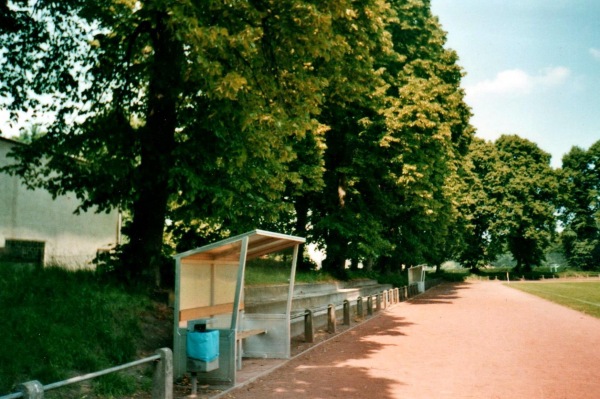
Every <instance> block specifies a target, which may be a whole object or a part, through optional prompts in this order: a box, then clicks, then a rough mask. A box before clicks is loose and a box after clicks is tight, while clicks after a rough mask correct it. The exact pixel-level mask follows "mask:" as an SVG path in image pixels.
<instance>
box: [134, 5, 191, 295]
mask: <svg viewBox="0 0 600 399" xmlns="http://www.w3.org/2000/svg"><path fill="white" fill-rule="evenodd" d="M165 19H166V15H160V16H158V17H157V21H158V22H157V25H156V27H155V29H154V31H153V32H152V38H153V44H154V66H153V69H154V71H153V75H152V77H151V81H150V82H149V87H148V109H147V115H146V125H145V126H144V127H143V128H142V129H141V132H140V146H141V163H140V166H139V167H138V169H137V176H136V179H135V181H134V182H133V184H134V185H135V188H136V197H135V202H134V204H133V215H132V216H133V219H132V222H131V226H130V229H129V240H130V241H129V243H128V244H127V245H126V246H125V249H124V253H123V256H124V259H123V260H124V263H125V266H126V267H128V268H129V269H130V271H129V272H128V274H129V276H130V278H134V279H138V278H140V279H141V280H142V282H143V283H150V284H153V285H154V286H160V281H161V279H160V267H161V263H162V245H163V233H164V224H165V216H166V212H167V204H168V199H169V176H170V171H171V168H172V165H173V160H172V157H173V154H172V153H173V150H174V147H175V128H176V126H177V115H176V106H177V88H178V87H179V86H180V77H179V75H178V71H179V70H180V66H179V65H178V64H179V60H180V58H181V57H180V50H179V44H178V43H176V42H175V41H174V40H172V38H171V37H170V32H169V31H168V29H167V27H166V21H165Z"/></svg>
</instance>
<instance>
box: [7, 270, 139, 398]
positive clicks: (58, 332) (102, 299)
mask: <svg viewBox="0 0 600 399" xmlns="http://www.w3.org/2000/svg"><path fill="white" fill-rule="evenodd" d="M150 306H151V302H150V300H149V299H147V297H146V296H144V295H142V294H129V293H126V292H125V291H124V290H123V289H122V288H120V287H117V286H114V285H111V284H107V283H101V282H100V281H98V280H97V278H96V276H95V274H94V273H93V272H90V271H67V270H64V269H59V268H44V269H32V268H20V267H18V266H15V265H6V264H0V309H2V316H1V317H0V331H2V333H1V334H0V396H1V395H3V394H5V393H8V392H11V391H13V390H14V388H15V386H16V385H17V384H19V383H23V382H26V381H30V380H38V381H40V382H41V383H42V384H49V383H53V382H57V381H61V380H63V379H66V378H69V377H72V376H74V375H80V374H84V373H88V372H93V371H98V370H101V369H104V368H108V367H112V366H115V365H119V364H123V363H126V362H128V361H131V360H133V359H135V358H136V355H137V354H136V351H137V346H136V336H138V335H139V334H140V333H141V331H140V314H142V313H143V312H145V311H146V312H147V311H148V310H149V308H150ZM109 378H110V382H109V383H106V382H103V381H98V382H94V383H92V386H95V391H97V392H106V393H108V395H107V396H106V397H121V396H124V395H127V394H130V393H132V392H135V388H134V387H132V385H133V384H132V381H131V380H132V379H135V378H134V377H133V376H128V375H126V374H119V375H116V376H113V377H109ZM73 389H76V388H73ZM71 390H72V389H69V391H71ZM59 391H60V392H59ZM51 392H53V391H51ZM61 392H63V394H61ZM64 392H65V391H62V390H57V392H56V394H57V395H58V396H56V397H64ZM48 397H50V394H49V395H48ZM74 397H82V396H81V394H80V393H74ZM87 397H90V396H87Z"/></svg>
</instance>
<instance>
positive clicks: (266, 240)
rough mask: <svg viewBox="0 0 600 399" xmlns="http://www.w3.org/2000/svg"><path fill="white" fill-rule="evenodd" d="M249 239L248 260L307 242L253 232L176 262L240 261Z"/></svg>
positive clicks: (182, 255) (181, 255) (197, 250)
mask: <svg viewBox="0 0 600 399" xmlns="http://www.w3.org/2000/svg"><path fill="white" fill-rule="evenodd" d="M244 238H248V250H247V252H246V258H247V259H253V258H258V257H260V256H263V255H266V254H269V253H273V252H277V251H281V250H283V249H287V248H291V247H293V246H295V245H298V244H302V243H304V242H305V241H306V239H305V238H303V237H296V236H291V235H287V234H280V233H273V232H270V231H265V230H252V231H249V232H247V233H244V234H240V235H237V236H234V237H230V238H227V239H224V240H221V241H218V242H215V243H213V244H209V245H205V246H202V247H198V248H195V249H192V250H189V251H186V252H182V253H179V254H177V255H175V256H174V258H175V259H176V260H182V259H190V260H238V259H239V257H240V255H241V251H242V241H243V240H244Z"/></svg>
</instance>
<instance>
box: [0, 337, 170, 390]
mask: <svg viewBox="0 0 600 399" xmlns="http://www.w3.org/2000/svg"><path fill="white" fill-rule="evenodd" d="M150 362H155V363H154V377H153V384H152V398H153V399H173V352H171V349H169V348H161V349H159V350H157V351H156V354H155V355H152V356H148V357H146V358H143V359H139V360H135V361H133V362H130V363H126V364H122V365H120V366H115V367H111V368H108V369H104V370H101V371H96V372H94V373H89V374H85V375H80V376H77V377H73V378H69V379H68V380H64V381H59V382H54V383H52V384H48V385H42V383H40V382H39V381H35V380H34V381H28V382H25V383H23V384H21V385H19V387H18V389H19V392H15V393H11V394H9V395H6V396H0V399H17V398H24V399H44V392H45V391H50V390H52V389H57V388H61V387H64V386H67V385H71V384H76V383H78V382H82V381H86V380H91V379H93V378H96V377H100V376H103V375H106V374H110V373H115V372H117V371H121V370H125V369H128V368H131V367H136V366H139V365H142V364H145V363H150Z"/></svg>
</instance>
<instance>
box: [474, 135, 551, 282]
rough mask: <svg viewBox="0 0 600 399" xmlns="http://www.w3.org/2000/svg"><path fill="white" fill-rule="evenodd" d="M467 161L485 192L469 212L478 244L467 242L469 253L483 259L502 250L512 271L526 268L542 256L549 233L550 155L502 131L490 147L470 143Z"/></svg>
mask: <svg viewBox="0 0 600 399" xmlns="http://www.w3.org/2000/svg"><path fill="white" fill-rule="evenodd" d="M471 159H472V162H473V165H474V172H475V174H476V176H477V177H478V179H479V180H480V182H481V184H482V186H483V191H484V193H485V194H484V195H481V196H480V198H481V199H482V200H483V201H484V202H483V203H482V204H481V207H480V208H479V209H478V210H476V211H474V212H472V214H473V215H474V222H473V225H474V229H475V232H476V233H477V236H476V239H478V240H481V243H482V244H483V245H482V246H481V247H480V248H479V249H477V248H476V245H477V244H476V243H475V244H472V245H471V246H470V247H469V248H470V251H471V253H473V254H475V255H476V256H477V259H478V260H489V259H490V257H491V256H494V255H497V254H498V253H499V252H500V251H501V249H507V250H508V251H509V252H510V253H511V254H512V255H513V257H514V259H515V260H516V261H517V265H516V267H515V269H516V270H517V271H521V270H524V271H530V270H531V268H532V267H533V266H535V265H539V264H540V262H541V261H542V260H543V258H544V249H545V248H546V247H547V246H548V245H549V244H550V242H551V238H552V235H553V234H554V231H555V217H554V213H555V209H556V208H555V204H556V195H557V190H558V184H557V180H556V174H555V173H554V170H553V169H552V168H551V167H550V155H549V154H547V153H545V152H544V151H542V150H540V149H539V148H538V147H537V146H536V145H535V144H534V143H532V142H530V141H528V140H526V139H523V138H520V137H518V136H516V135H503V136H501V137H500V138H499V139H498V140H496V142H495V143H494V149H491V147H490V145H489V144H483V143H478V144H476V147H475V148H474V155H472V156H471ZM474 238H475V237H474ZM465 255H467V254H465Z"/></svg>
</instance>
